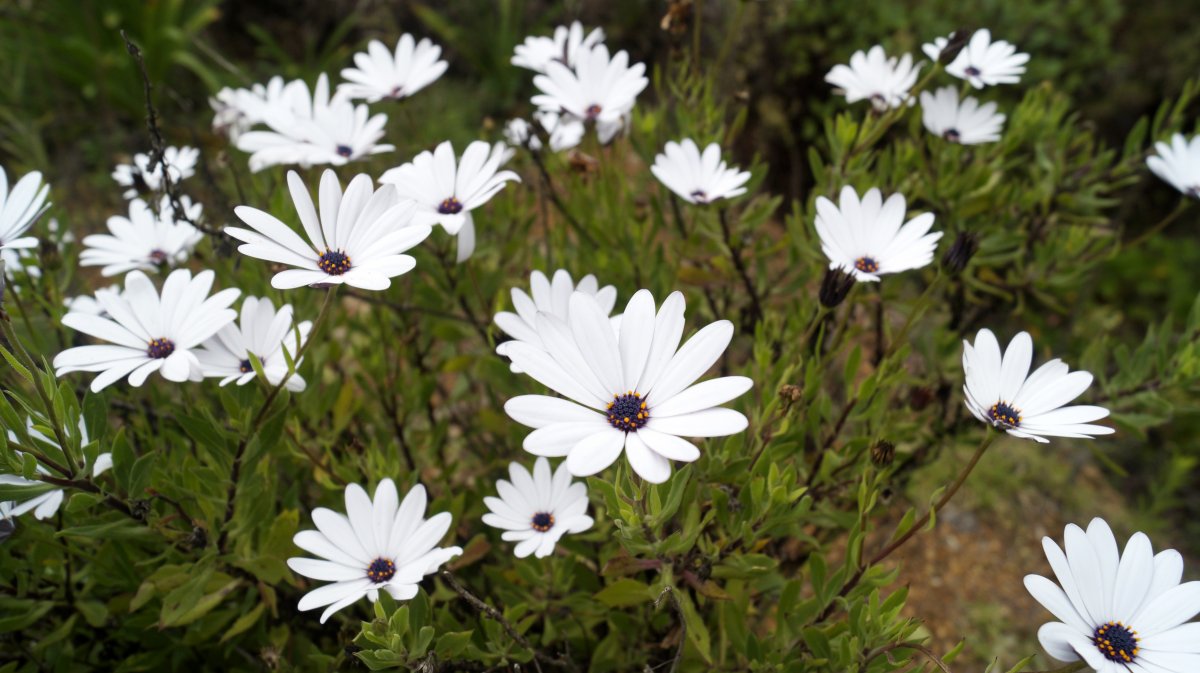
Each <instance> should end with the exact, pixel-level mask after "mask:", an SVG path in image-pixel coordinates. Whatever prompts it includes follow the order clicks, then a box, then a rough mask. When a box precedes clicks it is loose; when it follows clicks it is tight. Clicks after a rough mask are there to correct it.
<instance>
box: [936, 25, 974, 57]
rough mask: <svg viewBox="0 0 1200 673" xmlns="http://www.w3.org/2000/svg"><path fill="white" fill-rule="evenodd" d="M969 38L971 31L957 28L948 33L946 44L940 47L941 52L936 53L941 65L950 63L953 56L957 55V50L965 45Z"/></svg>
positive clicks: (960, 49)
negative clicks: (948, 37)
mask: <svg viewBox="0 0 1200 673" xmlns="http://www.w3.org/2000/svg"><path fill="white" fill-rule="evenodd" d="M970 39H971V31H969V30H965V29H962V28H960V29H958V30H956V31H954V32H953V33H952V34H951V35H950V40H949V41H948V42H946V46H945V47H942V52H941V53H940V54H938V63H941V64H942V65H950V63H951V62H952V61H954V58H955V57H956V56H958V52H960V51H962V50H963V47H965V46H967V41H968V40H970Z"/></svg>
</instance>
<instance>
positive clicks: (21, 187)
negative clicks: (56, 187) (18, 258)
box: [0, 166, 50, 263]
mask: <svg viewBox="0 0 1200 673" xmlns="http://www.w3.org/2000/svg"><path fill="white" fill-rule="evenodd" d="M49 194H50V185H43V184H42V174H41V173H39V172H38V171H32V172H30V173H27V174H26V175H25V176H24V177H22V178H21V179H20V180H17V184H15V185H13V188H12V191H9V189H8V174H7V173H6V172H5V171H4V167H3V166H0V250H4V251H8V250H25V249H29V248H36V247H37V246H38V240H37V238H36V237H34V236H22V234H24V233H25V232H26V231H29V228H30V227H32V226H33V223H34V222H37V221H38V218H40V217H41V216H42V214H43V213H45V212H46V209H47V208H49V207H50V204H49V203H46V197H47V196H48V195H49ZM10 259H12V258H10V257H5V261H6V262H9V260H10ZM10 263H11V262H10Z"/></svg>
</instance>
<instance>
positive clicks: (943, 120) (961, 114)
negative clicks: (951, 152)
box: [921, 86, 1004, 145]
mask: <svg viewBox="0 0 1200 673" xmlns="http://www.w3.org/2000/svg"><path fill="white" fill-rule="evenodd" d="M921 121H922V122H923V123H924V124H925V128H926V129H927V130H928V131H929V132H930V133H932V134H934V135H937V136H941V137H942V138H944V139H946V140H948V141H950V142H952V143H958V144H960V145H978V144H980V143H991V142H996V141H997V140H999V139H1000V131H1001V130H1002V129H1003V128H1004V115H1002V114H998V113H997V112H996V104H995V103H984V104H983V105H980V104H979V101H977V100H975V99H974V98H972V97H970V96H967V97H966V98H964V99H963V101H962V104H959V102H958V90H957V89H955V88H954V87H952V86H947V87H942V88H941V89H938V90H937V92H936V93H932V94H931V93H929V92H928V91H922V92H921Z"/></svg>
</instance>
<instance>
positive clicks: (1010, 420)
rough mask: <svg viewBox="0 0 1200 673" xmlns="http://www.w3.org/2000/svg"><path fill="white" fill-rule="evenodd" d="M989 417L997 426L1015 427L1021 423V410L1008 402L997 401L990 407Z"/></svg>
mask: <svg viewBox="0 0 1200 673" xmlns="http://www.w3.org/2000/svg"><path fill="white" fill-rule="evenodd" d="M988 418H990V419H992V424H993V425H996V426H1001V427H1006V428H1015V427H1017V426H1019V425H1021V412H1020V410H1018V409H1015V408H1013V407H1012V406H1011V405H1010V404H1009V403H1008V402H997V403H995V404H993V405H992V408H991V409H988Z"/></svg>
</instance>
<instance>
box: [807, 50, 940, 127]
mask: <svg viewBox="0 0 1200 673" xmlns="http://www.w3.org/2000/svg"><path fill="white" fill-rule="evenodd" d="M920 70H921V66H920V64H918V65H917V66H916V67H914V66H913V62H912V56H910V55H908V54H905V55H904V56H902V57H900V58H897V57H895V56H892V57H891V58H889V57H888V55H887V54H886V53H885V52H884V51H883V47H882V46H881V45H875V46H874V47H871V49H870V50H869V51H867V52H866V53H864V52H862V51H856V52H854V54H853V55H851V56H850V65H843V64H838V65H835V66H833V69H832V70H830V71H829V74H827V75H825V81H826V82H829V83H830V84H832V85H834V86H835V87H837V88H838V89H840V90H841V92H842V94H843V95H845V96H846V102H847V103H857V102H858V101H860V100H866V101H870V102H871V105H872V107H874V108H875V109H876V110H878V111H880V112H882V111H884V110H888V109H890V108H895V107H900V106H901V105H912V104H913V102H914V101H913V99H912V97H911V96H909V95H908V92H909V90H910V89H912V88H913V85H915V84H916V83H917V74H918V73H919V72H920Z"/></svg>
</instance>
